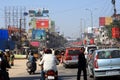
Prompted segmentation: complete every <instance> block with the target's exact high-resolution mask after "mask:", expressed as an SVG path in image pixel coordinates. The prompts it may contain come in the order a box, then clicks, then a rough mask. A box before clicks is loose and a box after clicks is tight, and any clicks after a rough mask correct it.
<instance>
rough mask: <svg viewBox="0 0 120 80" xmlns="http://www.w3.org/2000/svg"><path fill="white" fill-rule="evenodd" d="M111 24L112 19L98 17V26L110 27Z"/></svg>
mask: <svg viewBox="0 0 120 80" xmlns="http://www.w3.org/2000/svg"><path fill="white" fill-rule="evenodd" d="M111 23H112V17H99V26H105V25H110V24H111Z"/></svg>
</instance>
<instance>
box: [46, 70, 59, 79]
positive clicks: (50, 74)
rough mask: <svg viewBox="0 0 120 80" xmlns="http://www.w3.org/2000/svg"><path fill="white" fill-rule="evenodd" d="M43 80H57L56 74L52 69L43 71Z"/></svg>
mask: <svg viewBox="0 0 120 80" xmlns="http://www.w3.org/2000/svg"><path fill="white" fill-rule="evenodd" d="M45 80H58V74H57V73H56V72H55V71H54V70H48V71H47V72H45Z"/></svg>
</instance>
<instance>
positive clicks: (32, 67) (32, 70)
mask: <svg viewBox="0 0 120 80" xmlns="http://www.w3.org/2000/svg"><path fill="white" fill-rule="evenodd" d="M26 66H27V72H28V73H29V74H30V75H31V74H34V73H35V71H36V62H31V61H28V62H27V63H26Z"/></svg>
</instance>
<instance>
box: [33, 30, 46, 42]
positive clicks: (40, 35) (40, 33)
mask: <svg viewBox="0 0 120 80" xmlns="http://www.w3.org/2000/svg"><path fill="white" fill-rule="evenodd" d="M45 39H46V32H45V30H39V29H36V30H32V40H38V41H42V40H45Z"/></svg>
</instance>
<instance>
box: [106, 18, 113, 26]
mask: <svg viewBox="0 0 120 80" xmlns="http://www.w3.org/2000/svg"><path fill="white" fill-rule="evenodd" d="M111 23H112V17H105V25H110V24H111Z"/></svg>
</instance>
